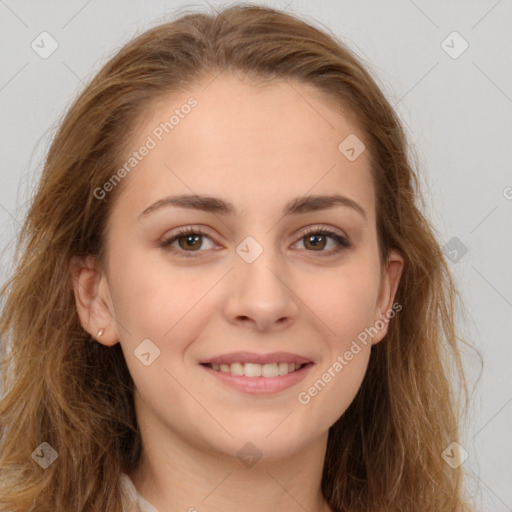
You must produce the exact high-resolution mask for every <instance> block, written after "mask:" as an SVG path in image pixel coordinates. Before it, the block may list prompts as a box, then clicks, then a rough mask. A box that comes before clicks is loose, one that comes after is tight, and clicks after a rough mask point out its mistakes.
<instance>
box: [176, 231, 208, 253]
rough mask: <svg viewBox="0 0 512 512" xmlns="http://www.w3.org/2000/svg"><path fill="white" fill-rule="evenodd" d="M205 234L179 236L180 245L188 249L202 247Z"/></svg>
mask: <svg viewBox="0 0 512 512" xmlns="http://www.w3.org/2000/svg"><path fill="white" fill-rule="evenodd" d="M202 236H203V235H182V236H179V237H178V238H177V240H178V244H179V246H180V247H181V248H182V249H183V250H187V249H194V250H196V249H200V248H201V245H202V243H203V242H202Z"/></svg>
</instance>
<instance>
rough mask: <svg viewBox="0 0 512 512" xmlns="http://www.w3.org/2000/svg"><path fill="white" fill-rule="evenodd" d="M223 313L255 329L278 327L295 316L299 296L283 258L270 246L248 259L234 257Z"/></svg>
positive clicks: (283, 325)
mask: <svg viewBox="0 0 512 512" xmlns="http://www.w3.org/2000/svg"><path fill="white" fill-rule="evenodd" d="M230 280H231V286H230V290H229V292H230V293H229V298H228V300H227V301H226V306H225V315H226V318H227V319H228V321H229V322H231V323H234V324H239V325H241V326H247V327H248V328H252V329H255V330H257V331H265V330H278V329H282V328H285V327H287V326H289V325H291V324H292V323H293V322H295V320H296V319H297V317H298V313H299V304H298V303H299V302H300V299H299V298H298V297H297V295H296V294H295V293H294V292H293V284H292V283H290V281H291V279H290V276H289V273H288V272H287V271H286V268H285V265H284V264H283V262H280V261H278V258H277V257H276V255H275V253H274V252H273V251H272V250H271V249H267V248H265V249H264V250H263V252H262V253H261V254H260V256H259V257H258V258H257V259H256V260H255V261H253V262H252V263H248V262H247V261H245V260H244V259H243V258H241V257H238V255H237V256H236V258H235V265H234V269H233V271H232V272H230Z"/></svg>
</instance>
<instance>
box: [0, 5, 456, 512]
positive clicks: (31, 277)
mask: <svg viewBox="0 0 512 512" xmlns="http://www.w3.org/2000/svg"><path fill="white" fill-rule="evenodd" d="M417 195H418V187H417V181H416V175H415V173H414V170H413V169H412V167H411V165H410V163H409V161H408V158H407V143H406V137H405V135H404V133H403V130H402V127H401V125H400V122H399V120H398V118H397V116H396V114H395V112H394V111H393V109H392V108H391V106H390V104H389V102H388V101H387V100H386V99H385V97H384V95H383V94H382V92H381V91H380V90H379V88H378V87H377V85H376V83H375V82H374V80H373V79H372V78H371V76H370V75H369V73H368V72H367V71H366V70H365V69H364V67H363V66H362V64H361V63H360V62H359V61H358V60H357V58H356V57H355V56H354V55H353V54H352V53H351V52H350V51H349V50H348V49H347V48H346V47H344V46H343V45H342V44H341V43H340V42H338V41H336V40H335V39H334V38H333V37H331V36H329V35H328V34H326V33H324V32H322V31H319V30H318V29H316V28H314V27H312V26H310V25H308V24H306V23H305V22H303V21H301V20H299V19H297V18H295V17H293V16H290V15H288V14H285V13H283V12H280V11H277V10H274V9H271V8H266V7H256V6H250V5H241V6H233V7H230V8H227V9H225V10H223V11H222V12H221V13H219V14H218V15H215V16H210V15H205V14H189V15H183V16H181V17H180V18H178V19H176V20H175V21H173V22H171V23H167V24H164V25H161V26H158V27H156V28H153V29H151V30H149V31H147V32H146V33H144V34H142V35H141V36H139V37H137V38H136V39H135V40H133V41H132V42H130V43H129V44H128V45H126V46H125V47H124V48H123V49H121V51H120V52H119V53H118V54H117V55H116V56H114V57H113V58H112V59H111V61H110V62H108V63H107V64H106V65H105V66H104V67H103V69H102V70H101V71H100V72H99V73H98V74H97V75H96V77H95V78H94V79H93V81H92V82H91V84H89V86H88V87H87V88H86V89H85V90H84V92H83V93H82V94H81V95H80V96H79V98H78V99H77V100H76V101H75V103H74V104H73V105H72V107H71V108H70V110H69V112H68V114H67V116H66V117H65V119H64V120H63V122H62V125H61V127H60V130H59V132H58V133H57V135H56V137H55V139H54V141H53V144H52V146H51V147H50V150H49V153H48V157H47V161H46V165H45V168H44V171H43V176H42V179H41V182H40V184H39V188H38V190H37V193H36V195H35V197H34V200H33V203H32V205H31V208H30V211H29V214H28V217H27V220H26V222H25V224H24V226H23V229H22V232H21V237H20V246H19V250H20V263H19V267H18V269H17V271H16V273H15V274H14V276H13V277H12V279H11V280H10V281H9V282H8V283H7V284H6V286H5V287H4V295H5V296H6V302H5V307H4V310H3V316H2V321H1V333H2V342H3V343H4V352H5V356H4V358H3V361H2V364H3V368H2V372H3V374H4V375H5V379H4V384H3V386H4V389H5V393H4V396H3V398H2V401H1V402H0V404H1V405H0V414H1V416H0V420H1V422H0V424H1V425H2V436H1V455H0V471H1V474H2V482H3V484H2V488H1V494H0V510H9V511H11V512H21V511H24V512H25V511H29V510H38V511H45V510H52V511H54V510H79V511H100V510H101V511H104V510H109V511H121V510H125V511H128V510H146V511H148V510H152V511H153V510H160V511H162V512H163V511H166V510H169V511H170V510H190V511H192V510H223V511H230V510H238V511H240V510H258V511H265V510H268V511H270V510H272V511H273V510H276V509H278V508H279V509H284V510H308V511H312V512H313V511H322V512H323V511H333V512H334V511H351V512H353V511H382V510H390V511H391V510H393V511H395V510H400V511H415V512H416V511H418V510H422V511H432V512H434V511H435V512H439V511H441V510H442V511H461V510H464V508H463V507H464V506H465V504H464V501H463V497H462V491H461V487H462V470H461V467H460V464H459V465H457V464H451V465H449V464H447V463H446V462H445V460H444V459H443V456H442V454H443V452H444V450H445V449H446V448H447V447H449V446H450V445H451V443H455V442H456V441H457V439H458V424H457V423H458V422H457V411H458V404H457V403H455V401H454V399H453V396H454V395H453V393H452V386H451V379H452V375H451V374H450V373H449V368H451V365H452V364H455V367H456V368H457V369H458V370H459V372H460V376H461V377H462V380H461V382H462V388H463V389H464V379H463V374H462V370H461V364H460V356H459V352H458V347H457V339H456V335H455V332H454V314H453V301H454V298H455V297H456V292H455V290H454V287H453V283H452V280H451V278H450V274H449V271H448V268H447V265H446V263H445V261H444V259H443V256H442V253H441V251H440V248H439V245H438V243H437V241H436V240H435V237H434V236H433V234H432V230H431V228H430V226H429V224H428V222H427V221H426V219H425V218H424V217H423V215H422V214H421V212H420V211H419V209H418V207H417V205H416V203H415V200H416V197H417ZM453 446H456V445H453Z"/></svg>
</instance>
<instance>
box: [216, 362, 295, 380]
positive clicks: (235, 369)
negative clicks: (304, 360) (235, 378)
mask: <svg viewBox="0 0 512 512" xmlns="http://www.w3.org/2000/svg"><path fill="white" fill-rule="evenodd" d="M210 366H211V367H212V369H213V370H217V371H221V372H224V373H231V374H232V375H245V376H246V377H277V376H279V375H287V374H288V373H291V372H294V371H295V370H298V369H300V368H302V366H303V365H301V364H295V363H267V364H256V363H245V364H243V363H232V364H216V363H212V364H211V365H210Z"/></svg>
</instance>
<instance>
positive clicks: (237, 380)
mask: <svg viewBox="0 0 512 512" xmlns="http://www.w3.org/2000/svg"><path fill="white" fill-rule="evenodd" d="M312 366H313V363H308V364H305V365H304V366H303V367H302V368H301V369H300V370H297V371H295V372H292V373H288V374H286V375H280V376H278V377H245V376H244V375H242V376H240V375H232V374H231V373H224V372H220V371H217V370H213V369H212V368H210V367H209V366H206V365H203V364H202V365H201V367H202V368H204V369H205V370H206V371H207V372H208V373H209V374H210V375H211V376H212V377H214V378H216V379H217V380H219V381H220V382H222V383H223V384H225V385H227V386H231V387H232V388H235V389H237V390H238V391H242V392H244V393H250V394H254V395H266V394H272V393H279V392H280V391H283V390H285V389H287V388H290V387H292V386H294V385H295V384H298V383H299V382H300V381H301V380H302V379H304V377H305V376H306V375H307V373H308V372H309V370H310V369H311V367H312Z"/></svg>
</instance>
